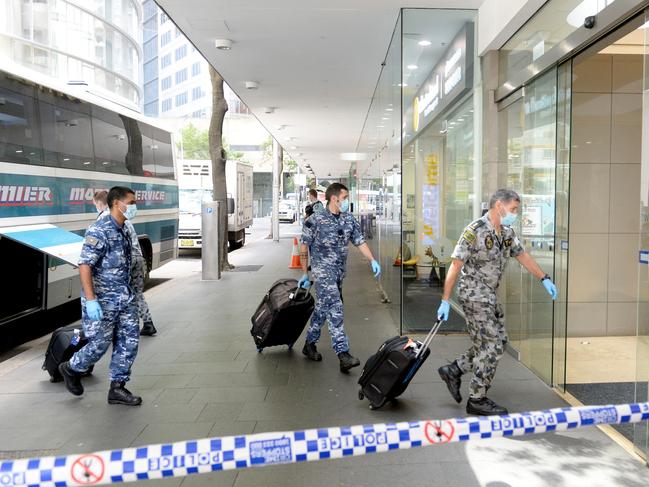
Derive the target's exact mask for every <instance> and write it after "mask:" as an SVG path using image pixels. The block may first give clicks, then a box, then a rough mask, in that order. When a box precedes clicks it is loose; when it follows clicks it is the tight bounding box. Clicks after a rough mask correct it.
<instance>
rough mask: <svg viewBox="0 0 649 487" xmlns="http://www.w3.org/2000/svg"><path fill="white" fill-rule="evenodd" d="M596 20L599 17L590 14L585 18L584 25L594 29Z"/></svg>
mask: <svg viewBox="0 0 649 487" xmlns="http://www.w3.org/2000/svg"><path fill="white" fill-rule="evenodd" d="M596 20H597V17H595V16H594V15H589V16H588V17H586V18H585V19H584V27H586V28H587V29H592V28H593V27H595V22H596Z"/></svg>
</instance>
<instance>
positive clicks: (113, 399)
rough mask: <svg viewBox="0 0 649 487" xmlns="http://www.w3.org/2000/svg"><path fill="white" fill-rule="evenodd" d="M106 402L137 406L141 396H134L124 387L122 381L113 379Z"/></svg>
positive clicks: (140, 401) (140, 402)
mask: <svg viewBox="0 0 649 487" xmlns="http://www.w3.org/2000/svg"><path fill="white" fill-rule="evenodd" d="M108 404H124V405H125V406H139V405H140V404H142V398H141V397H140V396H135V395H133V394H132V393H131V391H129V390H128V389H127V388H126V387H124V382H116V381H113V382H111V383H110V390H109V391H108Z"/></svg>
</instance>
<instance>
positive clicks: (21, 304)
mask: <svg viewBox="0 0 649 487" xmlns="http://www.w3.org/2000/svg"><path fill="white" fill-rule="evenodd" d="M30 78H32V77H31V76H30ZM57 88H58V89H57ZM68 88H69V89H68ZM73 89H75V88H72V87H68V86H67V85H66V86H60V87H56V85H53V84H52V83H48V85H47V86H46V85H45V83H39V82H38V81H34V80H33V79H29V80H28V79H26V78H24V77H20V76H17V75H16V74H15V73H9V72H6V71H0V258H1V259H2V272H1V273H0V275H1V276H2V279H1V284H0V289H1V290H2V297H1V298H0V325H5V324H7V323H10V322H14V321H15V320H17V319H19V318H21V317H24V316H26V315H28V314H31V313H34V312H38V311H43V310H49V309H52V308H54V307H56V306H60V305H62V304H64V303H67V302H69V301H72V300H74V299H77V298H78V297H79V295H80V283H79V279H78V271H77V269H76V268H75V266H74V265H73V264H74V263H75V262H73V259H68V260H67V262H66V260H64V259H62V258H59V257H58V256H57V255H62V254H56V253H52V252H50V253H49V254H48V253H47V252H48V248H49V247H51V246H52V245H54V246H56V245H59V246H61V245H62V246H63V247H65V246H66V245H67V246H68V247H69V246H70V245H73V246H75V245H76V246H77V247H78V249H79V250H80V242H81V241H82V236H83V235H84V233H85V230H86V228H87V227H88V225H90V224H91V223H92V222H93V221H95V219H96V218H97V213H96V210H95V206H94V204H93V196H94V194H95V193H96V192H97V191H100V190H104V189H106V190H107V189H109V188H110V187H112V186H116V185H119V186H128V187H130V188H132V189H133V190H134V191H135V195H136V198H137V205H138V214H137V217H136V218H135V219H134V220H133V224H134V226H135V229H136V230H137V232H138V237H139V239H140V244H141V247H142V250H143V252H144V254H145V258H146V262H147V270H148V271H150V270H151V269H155V268H156V267H158V266H160V265H162V264H164V263H166V262H168V261H170V260H173V259H174V258H176V257H177V253H178V251H177V245H176V242H177V238H178V185H177V182H176V175H175V165H174V155H173V153H174V151H173V150H172V137H171V133H170V132H169V131H167V130H164V129H162V128H161V127H158V126H156V125H154V124H152V123H151V122H150V121H149V120H148V119H146V118H145V117H142V116H140V115H139V114H138V113H136V112H134V111H132V110H129V109H127V108H122V107H120V106H117V105H114V104H112V103H110V102H106V101H104V100H103V99H101V98H100V97H99V96H95V95H93V94H91V93H88V92H87V91H86V92H84V93H73V94H71V90H73ZM64 91H66V92H67V93H66V92H64ZM46 230H47V231H46ZM51 230H57V231H58V232H51ZM15 235H20V236H25V235H27V236H28V237H29V238H28V239H27V240H21V239H20V238H12V236H15ZM25 242H26V243H25ZM68 244H69V245H68ZM79 250H77V252H78V251H79Z"/></svg>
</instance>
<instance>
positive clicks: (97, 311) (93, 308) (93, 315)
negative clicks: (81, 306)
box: [86, 299, 104, 321]
mask: <svg viewBox="0 0 649 487" xmlns="http://www.w3.org/2000/svg"><path fill="white" fill-rule="evenodd" d="M86 314H87V315H88V318H90V319H91V320H92V321H99V320H101V319H102V318H103V317H104V313H103V312H102V311H101V306H99V301H97V300H96V299H93V300H91V301H86Z"/></svg>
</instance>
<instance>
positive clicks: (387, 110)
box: [385, 108, 394, 112]
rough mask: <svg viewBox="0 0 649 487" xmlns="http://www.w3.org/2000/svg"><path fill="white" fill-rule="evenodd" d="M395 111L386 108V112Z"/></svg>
mask: <svg viewBox="0 0 649 487" xmlns="http://www.w3.org/2000/svg"><path fill="white" fill-rule="evenodd" d="M393 110H394V108H386V109H385V111H386V112H391V111H393Z"/></svg>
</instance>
